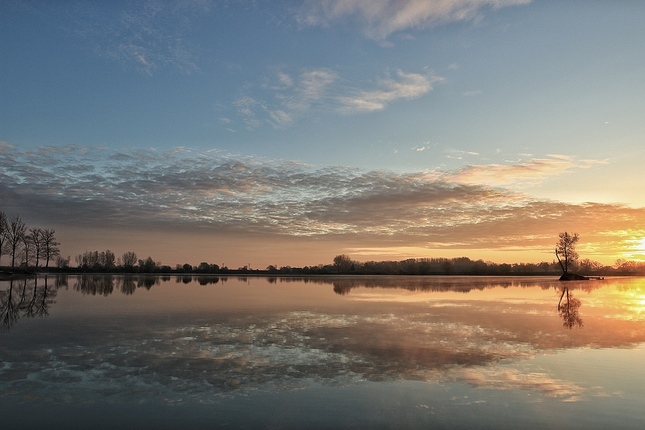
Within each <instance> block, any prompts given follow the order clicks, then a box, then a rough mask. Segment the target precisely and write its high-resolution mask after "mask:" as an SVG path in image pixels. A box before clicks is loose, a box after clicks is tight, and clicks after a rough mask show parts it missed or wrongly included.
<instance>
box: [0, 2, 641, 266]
mask: <svg viewBox="0 0 645 430" xmlns="http://www.w3.org/2000/svg"><path fill="white" fill-rule="evenodd" d="M644 17H645V4H643V3H641V2H637V1H617V2H600V1H588V2H582V1H571V2H557V1H533V2H529V1H522V0H518V1H512V0H509V1H502V0H499V1H493V2H490V1H479V0H444V1H421V0H407V1H394V0H371V1H367V0H328V1H325V0H321V1H271V2H269V1H250V0H249V1H245V0H240V1H213V2H210V1H206V0H200V1H178V2H162V1H147V2H74V1H65V2H38V1H24V2H23V1H8V2H4V3H3V6H0V56H1V57H2V58H3V61H2V65H1V66H0V145H1V146H0V157H1V158H0V162H2V164H0V178H1V179H2V181H1V182H0V184H1V186H2V188H0V193H1V194H0V195H2V194H4V198H3V199H2V201H4V203H0V210H4V211H5V212H7V213H9V214H14V213H20V214H22V215H23V216H24V217H25V218H26V219H27V220H29V221H30V222H32V223H34V224H44V225H46V224H48V223H49V224H53V225H54V226H55V227H56V228H57V231H58V232H59V235H61V236H62V237H61V239H67V243H68V245H69V251H68V252H69V253H71V254H72V255H73V254H74V253H76V252H82V251H83V250H84V249H85V248H92V249H93V248H98V249H103V248H105V247H112V248H115V249H116V251H117V253H118V252H119V251H125V250H127V249H130V248H136V246H130V247H128V245H127V243H126V242H125V240H126V238H127V237H132V235H131V234H129V233H128V234H125V233H124V232H125V231H127V228H126V226H128V225H129V226H131V227H132V228H133V229H134V231H142V227H141V226H140V225H139V223H140V222H141V221H140V218H138V216H139V215H136V214H135V213H130V211H133V212H137V210H135V207H139V209H140V210H141V211H144V209H143V208H147V209H146V210H147V211H148V213H150V212H151V211H152V212H156V213H158V215H155V216H157V217H159V220H160V224H159V225H164V227H163V228H162V227H159V228H158V229H156V230H154V232H153V233H154V234H153V233H151V232H147V233H146V236H147V237H148V238H150V237H152V236H154V235H155V234H167V233H168V232H169V231H172V232H177V231H183V229H186V231H185V232H183V234H184V235H185V236H184V237H190V238H191V243H194V244H195V249H196V250H195V251H194V253H193V254H190V256H189V255H188V254H186V257H187V259H188V260H189V261H190V260H191V259H199V258H202V259H207V258H208V257H207V256H203V257H200V256H198V255H197V252H198V251H199V252H202V253H204V252H209V253H211V254H212V253H215V254H217V255H218V258H220V255H221V254H225V253H229V254H230V255H231V256H233V255H236V256H237V257H231V259H232V260H233V262H231V263H228V264H229V265H231V266H234V265H236V264H238V263H240V264H242V263H244V264H246V261H244V260H248V259H255V260H256V261H257V263H254V264H256V265H260V266H262V265H264V266H266V264H265V263H267V264H269V263H271V264H275V263H277V264H294V265H297V264H317V263H321V262H326V261H327V260H328V259H329V256H330V255H331V256H332V257H333V255H335V254H338V253H342V252H345V253H349V254H351V255H354V256H356V257H357V258H359V259H367V258H377V259H378V258H381V256H382V257H383V258H390V257H392V258H397V257H406V256H452V255H453V254H454V255H468V256H471V257H475V258H476V257H480V256H481V258H491V259H494V260H497V261H500V260H505V261H518V260H522V259H525V260H536V259H537V260H540V259H545V260H550V259H551V257H550V256H549V255H548V253H547V252H550V251H544V252H543V251H541V250H544V249H546V250H549V249H550V248H551V245H550V243H551V242H554V239H553V238H557V233H558V229H560V228H561V229H565V228H571V229H575V230H578V231H581V232H585V233H586V237H587V238H589V239H592V238H593V239H592V242H593V243H595V245H592V244H591V243H589V244H588V249H587V251H588V252H589V253H590V255H589V257H590V258H592V259H595V258H594V257H596V258H598V259H604V260H609V259H612V258H614V257H621V256H627V257H629V256H630V255H632V254H630V252H632V253H633V251H634V250H633V249H632V250H631V251H630V249H629V246H630V245H629V244H630V243H640V239H641V238H642V237H643V235H645V218H643V214H642V208H643V207H644V206H645V197H643V196H644V195H645V193H643V191H644V190H643V180H642V170H641V169H642V167H641V164H642V161H643V159H644V156H645V149H644V148H645V146H644V145H643V143H644V142H643V137H644V136H645V121H643V113H644V112H645V102H644V101H643V100H645V84H644V83H643V79H642V77H643V75H644V72H645V55H643V54H644V50H645V48H643V47H644V46H645V30H643V26H642V20H643V18H644ZM46 154H48V155H46ZM200 166H201V167H200ZM116 171H121V172H122V173H121V174H120V176H118V177H113V175H112V172H116ZM160 172H165V173H163V174H159V173H160ZM303 178H305V179H303ZM357 178H359V179H357ZM195 181H201V182H200V183H199V184H197V183H196V182H195ZM232 181H233V182H234V183H233V182H232ZM126 183H127V184H128V186H131V187H133V191H132V192H131V194H130V195H129V196H126V195H124V194H123V192H122V190H123V189H124V188H126ZM359 183H360V184H359ZM136 187H139V188H136ZM147 187H149V188H147ZM458 189H459V190H462V191H463V190H467V192H463V193H460V192H457V191H455V190H458ZM136 190H139V191H136ZM442 193H443V194H442ZM170 195H174V196H175V198H174V199H171V200H172V202H168V200H169V199H170V197H169V196H170ZM437 195H442V196H443V197H442V199H443V200H441V201H442V202H443V203H442V205H443V206H445V208H443V209H441V210H440V211H439V212H440V213H439V212H437V211H438V208H439V207H440V206H442V205H438V204H437V203H436V201H435V200H433V198H432V197H431V196H437ZM187 196H189V197H190V198H188V197H187ZM466 196H468V197H466ZM482 196H487V197H482ZM490 196H498V197H495V198H494V199H493V200H495V201H494V202H493V201H490V202H487V203H486V204H485V205H484V204H483V202H485V201H486V199H488V198H491V197H490ZM352 199H354V200H352ZM462 199H465V200H462ZM473 199H474V200H473ZM188 200H190V201H188ZM376 201H378V205H376V203H374V202H376ZM34 202H48V203H47V205H48V206H47V207H49V208H50V209H49V210H47V209H45V208H44V207H43V208H41V209H40V210H39V211H34V210H33V209H32V208H34V207H36V206H37V205H35V204H34ZM352 202H355V206H352ZM358 202H360V204H359V203H358ZM474 202H478V203H481V204H482V205H483V206H482V207H479V208H476V209H475V208H470V209H468V210H466V209H464V208H468V207H469V206H470V205H474ZM509 202H510V203H509ZM558 204H561V205H570V206H571V208H570V210H571V211H573V212H576V213H578V212H580V213H585V211H586V209H585V208H587V206H585V205H588V204H594V205H602V207H603V208H604V209H603V210H605V209H607V208H611V209H612V210H614V212H611V211H610V212H611V214H614V215H611V216H610V215H604V216H605V217H606V218H607V220H608V223H610V224H611V222H610V221H611V220H610V219H613V218H612V217H613V216H615V218H616V223H614V224H611V227H606V228H605V227H602V228H601V227H597V226H594V227H593V228H592V227H590V224H589V222H588V221H585V220H584V219H582V218H564V219H559V222H558V223H554V224H555V225H552V224H550V222H549V221H548V219H547V218H548V217H547V218H544V217H545V216H544V215H536V214H533V213H532V211H530V210H529V209H528V208H529V207H534V206H536V205H537V206H548V205H553V206H557V205H558ZM289 205H292V207H293V208H294V209H293V211H294V212H289V211H282V209H285V208H287V207H291V206H289ZM370 205H372V206H370ZM406 205H411V206H410V207H411V208H413V209H410V210H409V211H405V210H401V211H400V213H399V215H396V212H397V209H401V208H402V206H406ZM103 206H104V207H105V208H104V209H103V210H102V212H100V213H95V211H97V207H101V208H103ZM274 206H277V207H279V208H281V211H278V210H277V209H276V208H275V207H274ZM443 206H442V207H443ZM484 206H485V207H484ZM69 207H74V208H76V209H75V211H76V212H75V213H76V214H78V217H80V218H82V219H91V220H93V221H94V222H96V224H95V225H92V222H89V221H88V222H84V223H82V224H83V225H84V227H85V228H87V231H91V230H92V229H93V228H94V229H95V230H94V231H95V232H96V231H98V230H101V231H103V229H105V231H104V232H103V233H102V234H93V235H91V237H88V234H85V233H82V232H81V230H79V229H78V228H75V227H78V225H79V224H78V220H76V221H74V222H72V221H69V220H71V219H74V218H75V217H76V216H77V215H73V216H72V215H66V214H67V209H65V208H69ZM296 207H297V208H296ZM314 207H315V208H314ZM567 207H569V206H567ZM155 208H156V209H155ZM509 208H515V212H513V214H512V215H508V216H509V217H511V216H512V217H514V218H515V219H517V221H516V222H517V225H516V226H515V225H514V226H512V228H513V230H512V231H510V232H509V231H508V230H507V227H508V226H506V227H505V226H504V225H502V224H499V222H500V220H501V219H502V218H503V217H501V215H500V216H498V217H490V214H491V213H493V212H495V211H505V210H508V209H509ZM110 210H112V211H114V214H111V215H106V214H108V213H109V212H110ZM568 210H569V209H568ZM373 211H378V214H377V213H374V212H373ZM389 211H391V212H392V213H390V214H389V215H387V216H384V214H387V213H389ZM624 211H636V214H633V215H630V216H629V217H625V215H624ZM278 212H279V213H278ZM564 212H567V211H564ZM564 212H563V211H561V210H560V211H559V210H558V209H555V208H554V209H552V213H554V214H556V213H557V214H559V215H558V217H560V216H562V213H564ZM86 213H87V214H93V215H91V216H89V215H88V216H85V217H83V215H84V214H86ZM137 213H138V212H137ZM323 213H324V214H325V215H324V216H323V215H321V214H323ZM529 213H530V215H528V214H529ZM603 213H604V212H603ZM630 213H631V212H630ZM56 214H58V215H56ZM118 214H126V215H122V216H123V217H124V218H122V219H121V218H119V215H118ZM332 214H333V216H332ZM446 214H449V215H446ZM554 216H555V215H554ZM128 217H131V218H128ZM361 217H363V218H362V219H361ZM523 217H527V219H529V220H533V219H539V220H542V221H543V222H542V223H540V227H539V228H538V227H535V226H532V227H530V228H531V230H530V231H529V230H527V229H528V228H529V227H528V226H529V224H530V223H529V222H528V221H526V220H525V219H524V218H523ZM143 218H145V217H143ZM117 219H118V221H116V220H117ZM251 219H253V220H254V221H253V222H251V221H249V220H251ZM460 219H461V220H463V221H455V220H460ZM549 219H550V218H549ZM621 219H622V220H623V223H624V225H619V224H620V223H619V222H618V220H621ZM451 220H452V221H451ZM625 220H627V221H625ZM249 222H251V225H253V226H256V227H257V232H256V233H257V236H253V237H250V236H249V231H251V230H254V229H253V228H249V225H247V224H248V223H249ZM166 223H167V224H166ZM215 224H216V225H215ZM170 226H172V227H170ZM447 226H450V227H451V228H452V227H454V228H456V229H457V230H458V231H457V233H455V236H456V239H455V240H447V239H446V238H445V237H444V236H445V235H446V234H447V233H446V232H447ZM547 226H548V227H547ZM499 229H504V234H502V235H501V236H503V238H501V239H500V231H501V230H499ZM612 229H615V230H612ZM72 230H74V232H72ZM203 231H207V232H209V233H207V234H206V236H208V234H213V235H215V236H218V237H219V236H221V235H224V236H225V237H226V241H229V243H230V242H235V243H236V244H237V245H236V246H239V250H237V251H234V250H232V249H230V248H226V247H224V245H221V248H218V249H216V250H215V251H212V252H211V251H210V248H209V245H208V244H207V243H206V242H204V243H203V244H202V245H198V244H197V243H198V242H199V240H198V239H197V238H200V237H204V233H203ZM613 231H622V232H623V234H622V236H620V237H618V238H614V239H615V240H614V242H612V245H611V246H612V247H613V248H612V249H614V248H615V249H617V250H618V249H620V251H616V253H614V254H612V255H611V256H610V255H601V254H600V253H599V251H597V250H598V249H599V248H600V247H603V246H604V247H607V246H609V245H608V242H607V241H608V240H609V239H607V237H609V236H611V235H612V233H611V232H613ZM240 232H243V234H242V235H241V236H240ZM141 234H143V233H141ZM120 235H123V236H124V237H123V238H122V240H121V239H120V240H117V239H116V237H120ZM229 235H230V236H229ZM507 236H508V237H507ZM527 237H533V239H532V240H529V242H527V241H526V240H527V239H526V238H527ZM413 238H414V239H413ZM495 238H497V239H498V241H497V242H495ZM61 241H63V245H65V241H64V240H61ZM630 241H631V242H630ZM321 242H323V243H324V244H325V245H324V246H323V245H320V243H321ZM140 243H141V244H142V245H141V248H143V250H141V251H140V253H141V252H150V253H154V251H155V250H158V249H160V248H163V249H165V248H164V246H163V243H162V242H154V244H153V243H152V242H149V239H143V236H142V238H141V239H140ZM261 243H266V244H267V245H266V247H265V246H264V245H259V244H261ZM270 243H276V244H278V245H277V246H272V245H269V244H270ZM250 244H254V245H250ZM231 246H232V245H231ZM303 247H304V248H303ZM256 248H257V249H256ZM302 249H306V250H307V251H306V252H304V253H305V254H306V255H308V256H309V259H310V260H311V261H309V260H307V259H305V258H303V257H302V255H303V252H302ZM79 250H80V251H79ZM315 250H319V251H315ZM491 250H499V251H500V252H506V254H504V253H501V254H500V253H498V254H495V253H492V254H491ZM519 250H522V252H520V253H519V254H518V252H519ZM509 251H510V252H509ZM636 251H638V249H637V250H636ZM270 252H274V253H275V255H276V257H275V260H279V261H275V260H271V257H270V256H268V253H270ZM254 253H257V255H254ZM374 256H376V257H374ZM182 257H183V256H182V255H176V254H172V253H170V252H164V253H163V258H162V260H166V261H167V262H168V263H172V264H174V263H182V262H183V260H182ZM223 257H224V256H221V258H223ZM296 257H297V258H296ZM221 258H220V259H221ZM290 258H292V259H293V260H290ZM269 260H271V261H269ZM200 261H201V260H200ZM191 262H193V263H194V264H196V263H198V262H199V261H191Z"/></svg>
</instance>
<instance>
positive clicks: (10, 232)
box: [5, 215, 27, 267]
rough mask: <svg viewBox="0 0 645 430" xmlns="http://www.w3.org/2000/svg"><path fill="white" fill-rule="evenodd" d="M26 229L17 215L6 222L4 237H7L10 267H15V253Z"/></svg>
mask: <svg viewBox="0 0 645 430" xmlns="http://www.w3.org/2000/svg"><path fill="white" fill-rule="evenodd" d="M26 230H27V226H26V225H25V223H24V222H23V221H22V219H21V218H20V216H19V215H16V216H14V217H13V218H11V220H9V222H8V223H7V230H6V233H5V237H6V239H7V247H8V248H9V253H10V254H11V267H15V265H16V254H17V253H18V251H19V250H20V244H21V243H22V240H23V236H24V235H25V232H26Z"/></svg>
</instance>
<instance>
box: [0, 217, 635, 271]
mask: <svg viewBox="0 0 645 430" xmlns="http://www.w3.org/2000/svg"><path fill="white" fill-rule="evenodd" d="M563 235H565V236H564V238H563ZM577 242H578V235H577V234H575V233H574V234H573V235H569V234H567V233H566V232H565V233H562V234H560V240H559V241H558V244H557V248H556V257H557V259H558V261H551V262H546V261H543V262H541V263H512V264H509V263H501V264H499V263H493V262H491V261H483V260H471V259H470V258H468V257H458V258H410V259H407V260H401V261H365V262H361V261H356V260H353V259H352V258H351V257H350V256H348V255H345V254H340V255H337V256H336V257H334V259H333V261H332V262H331V263H330V264H319V265H316V266H304V267H291V266H281V267H278V266H276V265H269V266H268V267H267V268H266V269H251V268H250V267H248V266H244V267H239V268H237V269H231V268H228V267H227V266H225V265H222V266H220V265H217V264H213V263H208V262H201V263H199V264H198V265H197V266H193V265H191V264H190V263H185V264H177V265H176V266H175V267H170V266H168V265H163V264H162V263H161V262H160V261H157V260H155V259H153V258H152V257H150V256H148V257H146V258H145V259H139V258H138V256H137V254H136V253H135V252H133V251H127V252H124V253H123V254H122V255H120V256H117V255H115V253H114V252H112V251H110V250H105V251H85V252H84V253H82V254H78V255H76V256H75V257H74V262H75V263H76V266H75V267H71V266H70V262H71V258H70V257H67V258H62V257H61V255H60V249H59V245H60V243H59V242H58V241H57V240H56V238H55V231H54V230H53V229H48V228H27V226H26V225H25V223H24V222H23V221H22V219H21V218H20V216H17V215H16V216H13V217H7V216H6V215H5V213H4V212H2V211H0V265H1V263H3V261H2V260H3V258H2V257H3V256H8V257H9V262H10V264H9V265H4V267H6V268H9V269H10V271H12V272H21V271H22V272H35V271H39V270H47V271H50V272H56V271H58V272H67V273H76V272H81V273H160V274H163V273H179V274H222V275H225V274H245V275H246V274H253V275H270V276H280V275H480V276H481V275H488V276H505V275H515V276H539V275H548V276H555V275H559V274H561V273H562V272H565V273H568V272H570V271H575V272H576V273H579V274H582V275H586V276H611V275H645V262H635V261H627V260H617V261H616V263H615V264H614V265H613V266H606V265H603V264H601V263H599V262H597V261H592V260H589V259H583V260H578V254H577V253H576V252H575V244H576V243H577ZM50 262H53V265H51V266H50Z"/></svg>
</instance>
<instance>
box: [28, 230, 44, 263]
mask: <svg viewBox="0 0 645 430" xmlns="http://www.w3.org/2000/svg"><path fill="white" fill-rule="evenodd" d="M29 236H30V237H31V241H32V243H33V245H34V266H35V267H36V268H38V263H39V262H40V259H41V258H42V252H43V230H42V229H41V228H30V229H29Z"/></svg>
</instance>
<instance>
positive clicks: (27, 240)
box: [22, 230, 34, 267]
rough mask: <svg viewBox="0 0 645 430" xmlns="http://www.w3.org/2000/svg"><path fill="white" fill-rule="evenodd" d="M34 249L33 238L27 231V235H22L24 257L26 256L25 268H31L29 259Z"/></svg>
mask: <svg viewBox="0 0 645 430" xmlns="http://www.w3.org/2000/svg"><path fill="white" fill-rule="evenodd" d="M33 248H34V241H33V238H32V237H31V235H30V234H27V231H26V230H25V234H23V235H22V255H23V256H24V264H25V267H29V259H30V257H31V251H32V250H33Z"/></svg>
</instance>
